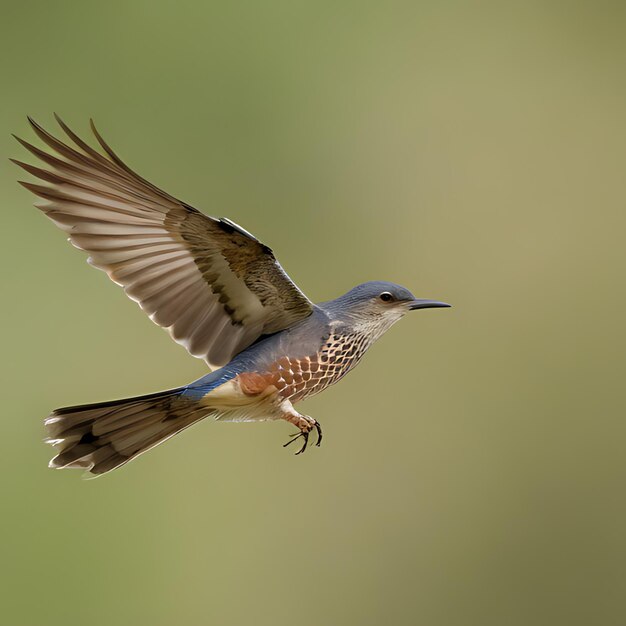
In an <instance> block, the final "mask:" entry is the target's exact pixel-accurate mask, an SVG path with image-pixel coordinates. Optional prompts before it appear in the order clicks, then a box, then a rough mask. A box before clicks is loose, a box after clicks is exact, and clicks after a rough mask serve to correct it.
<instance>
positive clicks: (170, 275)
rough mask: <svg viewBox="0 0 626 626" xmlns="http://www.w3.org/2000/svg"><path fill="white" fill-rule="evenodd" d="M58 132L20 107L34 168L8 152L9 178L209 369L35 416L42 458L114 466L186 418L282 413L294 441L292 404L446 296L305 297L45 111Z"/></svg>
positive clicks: (311, 423) (274, 269) (234, 238)
mask: <svg viewBox="0 0 626 626" xmlns="http://www.w3.org/2000/svg"><path fill="white" fill-rule="evenodd" d="M55 119H56V121H57V123H58V125H59V126H60V129H61V130H62V131H63V133H64V135H65V136H66V137H64V140H61V139H59V138H58V137H57V136H55V135H53V134H51V133H49V132H48V131H47V130H45V129H44V128H43V127H42V126H41V125H39V124H38V123H37V122H36V121H35V120H33V119H32V118H31V117H30V116H29V117H28V121H29V123H30V126H31V128H32V130H33V131H34V133H35V134H36V135H37V136H38V137H39V139H40V140H41V141H42V142H43V144H45V146H46V148H45V149H41V148H39V147H36V146H35V145H33V144H31V143H29V142H27V141H25V140H23V139H21V138H19V137H17V136H15V135H14V137H15V138H16V139H17V141H18V142H19V143H20V144H21V145H22V146H23V147H24V148H26V150H28V151H29V152H30V153H31V154H32V155H34V156H35V157H37V159H39V161H40V162H41V163H40V165H41V164H43V166H44V167H38V166H34V165H31V164H29V163H26V162H23V161H20V160H17V159H11V160H12V161H13V162H14V163H15V164H16V165H18V166H19V167H21V168H22V169H23V170H25V171H26V172H27V173H28V174H30V175H32V176H34V177H35V178H37V179H39V181H43V183H44V184H42V183H41V182H29V181H20V184H22V185H23V186H24V187H25V188H26V189H28V190H29V191H30V192H32V193H33V194H35V195H36V196H38V197H39V198H41V199H42V201H41V202H38V203H36V204H35V207H37V208H38V209H40V210H41V211H42V212H43V213H44V214H45V215H46V216H47V217H48V218H50V219H51V220H52V221H53V222H54V223H55V224H56V225H57V226H58V227H59V228H60V229H61V230H63V231H64V232H65V233H66V234H67V236H68V238H69V241H70V242H71V243H72V244H73V245H74V246H75V247H76V248H79V249H80V250H83V251H85V252H87V254H88V255H89V257H88V259H87V260H88V263H90V264H91V265H92V266H94V267H96V268H98V269H100V270H103V271H104V272H106V273H107V274H108V276H109V277H110V278H111V280H113V281H114V282H115V283H117V284H118V285H120V286H121V287H122V288H123V289H124V291H125V292H126V294H127V295H128V296H129V297H130V298H131V299H132V300H134V301H135V302H137V303H138V304H139V306H140V307H141V308H142V309H143V310H144V311H145V312H146V313H147V314H148V316H149V317H150V319H151V320H152V321H153V322H155V323H156V324H157V325H158V326H161V327H162V328H164V329H166V330H167V332H168V333H169V334H170V335H171V337H172V338H173V339H174V341H176V342H177V343H179V344H181V345H183V346H184V347H185V348H186V349H187V351H188V352H189V353H190V354H191V355H192V356H194V357H197V358H200V359H203V360H204V361H205V362H206V364H207V366H208V369H209V372H208V373H207V374H206V375H205V376H203V377H201V378H200V379H198V380H195V381H193V382H191V383H189V384H187V385H184V386H182V387H177V388H173V389H168V390H166V391H160V392H157V393H152V394H149V395H142V396H137V397H132V398H124V399H121V400H113V401H108V402H99V403H94V404H84V405H79V406H69V407H65V408H60V409H56V410H55V411H53V412H52V413H51V414H50V415H49V416H48V417H46V418H45V420H44V425H45V429H46V435H47V438H46V442H47V443H49V444H51V445H52V446H54V447H55V449H56V452H55V454H56V455H55V456H54V458H53V459H52V460H51V461H50V464H49V466H50V467H51V468H55V469H62V468H77V469H82V470H84V472H85V475H86V477H95V476H100V475H102V474H105V473H107V472H109V471H111V470H114V469H116V468H118V467H120V466H122V465H124V464H126V463H128V462H129V461H131V460H133V459H135V458H137V457H138V456H139V455H141V454H143V453H144V452H146V451H148V450H150V449H151V448H153V447H155V446H156V445H158V444H160V443H162V442H164V441H166V440H167V439H169V438H170V437H172V436H173V435H176V434H178V433H180V432H181V431H183V430H185V429H186V428H188V427H190V426H192V425H194V424H196V423H197V422H198V421H200V420H202V419H204V418H207V417H212V418H214V419H215V420H219V421H224V422H246V421H266V420H284V421H286V422H288V423H290V424H292V425H293V426H294V427H295V429H296V430H295V432H294V434H293V435H292V437H291V438H290V440H289V441H288V442H287V443H285V444H284V446H285V447H286V446H289V445H290V444H292V443H294V442H296V441H299V444H300V445H299V449H298V450H297V452H296V455H300V454H302V453H303V452H304V451H305V450H306V449H307V445H308V443H309V438H310V436H311V434H313V433H314V436H315V437H316V442H315V444H316V445H317V446H319V445H320V443H321V441H322V428H321V426H320V423H319V422H318V421H317V420H316V419H314V418H313V417H310V416H308V415H303V414H301V413H300V412H298V411H297V410H296V409H295V407H294V405H295V404H296V403H297V402H299V401H301V400H304V399H305V398H308V397H311V396H312V395H314V394H317V393H320V392H321V391H323V390H324V389H326V388H327V387H328V386H329V385H332V384H334V383H336V382H338V381H339V380H340V379H341V378H343V376H345V375H346V374H347V373H348V372H349V371H350V370H352V369H353V368H354V367H355V366H356V365H357V364H358V363H359V361H360V360H361V358H362V357H363V355H364V354H365V352H366V351H367V350H368V348H369V347H370V346H371V345H372V344H373V343H374V342H375V341H376V340H377V339H378V338H379V337H381V336H382V335H383V334H384V333H385V332H386V331H387V330H388V329H389V328H391V326H392V325H393V324H395V323H396V322H397V321H398V320H400V319H401V318H402V317H403V316H404V315H405V314H406V313H408V312H409V311H414V310H419V309H427V308H438V307H449V306H450V305H449V304H447V303H445V302H440V301H438V300H429V299H422V298H416V297H415V296H414V295H413V294H412V293H411V292H410V291H409V290H408V289H406V288H404V287H402V286H400V285H397V284H394V283H391V282H386V281H370V282H366V283H363V284H360V285H357V286H356V287H354V288H352V289H350V290H349V291H348V292H347V293H345V294H344V295H342V296H340V297H338V298H335V299H333V300H329V301H326V302H322V303H318V304H314V303H313V302H312V301H311V300H309V298H308V297H307V296H305V295H304V293H303V292H302V291H301V290H300V289H299V288H298V286H297V285H296V284H295V283H294V282H293V281H292V280H291V279H290V278H289V276H288V275H287V274H286V273H285V271H284V270H283V268H282V267H281V265H280V264H279V262H278V261H277V260H276V257H275V256H274V253H273V252H272V250H271V249H270V248H269V247H268V246H266V245H265V244H263V243H261V242H260V241H259V240H258V239H257V238H256V237H255V236H254V235H252V234H250V233H249V232H248V231H246V230H244V229H243V228H242V227H241V226H239V225H237V224H236V223H235V222H233V221H231V220H230V219H228V218H225V217H221V218H214V217H210V216H208V215H206V214H204V213H202V212H200V211H199V210H197V209H195V208H194V207H192V206H191V205H189V204H187V203H185V202H183V201H181V200H178V199H177V198H175V197H174V196H171V195H170V194H168V193H167V192H165V191H163V190H162V189H160V188H159V187H157V186H155V185H153V184H152V183H150V182H148V181H147V180H146V179H144V178H142V177H141V176H139V175H138V174H137V173H135V171H134V170H132V169H131V168H130V167H128V166H127V165H126V164H125V163H124V161H122V160H121V159H120V157H118V156H117V154H116V153H115V152H114V151H113V150H112V149H111V147H110V146H109V145H108V144H107V143H106V142H105V141H104V139H103V138H102V136H101V135H100V133H99V132H98V130H97V129H96V127H95V125H94V122H93V120H90V126H91V131H92V133H93V135H94V137H95V140H96V141H97V143H98V144H99V149H95V148H94V147H92V146H91V145H90V144H88V143H87V142H85V141H84V140H83V139H81V138H80V137H79V136H78V135H77V134H75V133H74V132H73V131H72V130H71V129H70V128H69V127H68V126H67V125H66V124H65V123H64V122H63V121H62V120H61V118H60V117H59V116H58V115H56V114H55Z"/></svg>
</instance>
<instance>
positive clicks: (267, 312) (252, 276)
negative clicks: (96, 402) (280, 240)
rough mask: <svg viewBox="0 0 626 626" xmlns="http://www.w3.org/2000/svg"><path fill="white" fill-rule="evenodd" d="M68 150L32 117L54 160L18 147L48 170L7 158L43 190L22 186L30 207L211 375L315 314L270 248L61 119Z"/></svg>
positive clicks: (26, 145) (27, 145)
mask: <svg viewBox="0 0 626 626" xmlns="http://www.w3.org/2000/svg"><path fill="white" fill-rule="evenodd" d="M55 117H56V120H57V122H58V123H59V125H60V127H61V129H62V130H63V132H64V133H65V134H66V135H67V137H68V138H69V140H70V141H71V142H72V143H73V144H74V145H73V146H71V145H68V144H66V143H64V142H63V141H61V140H59V139H57V138H56V137H54V136H53V135H52V134H51V133H49V132H48V131H46V130H45V129H44V128H43V127H42V126H40V125H39V124H37V122H35V121H34V120H32V119H31V118H28V119H29V122H30V124H31V126H32V128H33V130H34V132H35V134H36V135H37V136H38V137H39V139H40V140H41V141H42V142H43V143H44V144H45V145H46V146H47V147H48V148H50V149H52V150H53V151H54V152H55V153H56V154H57V155H58V156H55V155H53V154H50V153H49V152H47V151H46V150H42V149H40V148H38V147H36V146H34V145H32V144H30V143H28V142H27V141H24V140H23V139H20V138H19V137H16V139H17V140H18V141H19V143H20V144H21V145H22V146H23V147H24V148H26V150H28V151H29V152H30V153H31V154H33V155H34V156H35V157H37V158H38V159H39V160H40V161H42V162H43V164H44V165H45V166H47V168H48V169H44V168H42V167H38V166H35V165H31V164H28V163H24V162H22V161H19V160H15V159H12V160H13V162H14V163H15V164H16V165H18V166H19V167H21V168H22V169H24V170H25V171H26V172H27V173H29V174H30V175H32V176H34V177H35V178H37V179H39V180H40V181H43V183H46V184H40V183H33V182H22V183H21V184H22V185H24V187H26V189H28V190H29V191H31V192H32V193H33V194H35V195H36V196H39V197H40V198H42V199H43V200H44V202H43V203H37V204H36V205H35V206H36V207H37V208H39V209H40V210H42V211H43V212H44V213H45V214H46V215H47V216H48V217H49V218H50V219H51V220H52V221H54V222H55V223H56V224H57V226H58V227H59V228H61V229H62V230H64V231H65V232H66V233H68V235H69V239H70V241H71V243H72V244H73V245H74V246H76V247H77V248H79V249H81V250H84V251H86V252H87V253H88V254H89V259H88V261H89V263H90V264H91V265H94V266H95V267H97V268H99V269H101V270H104V271H105V272H106V273H107V274H108V275H109V277H110V278H111V279H112V280H113V281H114V282H116V283H117V284H119V285H121V286H122V287H123V288H124V290H125V291H126V293H127V295H128V296H129V297H130V298H131V299H133V300H135V301H136V302H138V303H139V306H141V308H142V309H143V310H144V311H145V312H146V313H147V314H148V315H149V317H150V318H151V319H152V320H153V321H154V322H155V323H156V324H158V325H159V326H162V327H164V328H166V329H167V330H168V332H169V333H170V335H171V336H172V338H173V339H174V340H175V341H177V342H178V343H180V344H182V345H183V346H185V347H186V348H187V350H188V351H189V352H190V353H191V354H192V355H193V356H196V357H199V358H203V359H205V360H206V361H207V363H208V364H209V365H210V366H211V367H218V366H221V365H224V364H225V363H227V362H228V361H230V359H232V357H233V356H234V355H235V354H237V353H238V352H240V351H241V350H243V349H245V348H246V347H247V346H249V345H251V344H252V343H253V342H254V341H256V340H257V339H258V338H259V337H260V336H262V335H266V334H271V333H274V332H277V331H279V330H282V329H285V328H288V327H290V326H291V325H293V324H295V323H296V322H298V321H300V320H301V319H304V318H305V317H307V316H308V315H310V314H311V312H312V310H313V305H312V304H311V302H310V301H309V299H308V298H307V297H306V296H305V295H304V294H303V293H302V292H301V291H300V290H299V289H298V288H297V287H296V285H295V284H294V283H293V282H292V281H291V279H290V278H289V277H288V276H287V274H286V273H285V272H284V270H283V269H282V267H281V266H280V264H279V263H278V261H277V260H276V258H275V257H274V255H273V253H272V251H271V250H270V248H268V247H267V246H265V245H264V244H262V243H261V242H259V241H258V240H257V239H256V238H255V237H254V236H253V235H251V234H250V233H248V232H247V231H246V230H244V229H243V228H241V227H240V226H238V225H237V224H235V223H234V222H231V221H230V220H228V219H226V218H221V219H215V218H212V217H209V216H207V215H204V214H203V213H200V212H199V211H198V210H196V209H194V208H193V207H191V206H189V205H187V204H185V203H184V202H182V201H180V200H177V199H176V198H174V197H173V196H170V195H169V194H168V193H166V192H165V191H163V190H161V189H159V188H158V187H156V186H155V185H153V184H152V183H150V182H148V181H147V180H145V179H144V178H142V177H141V176H139V175H138V174H136V173H135V172H134V171H133V170H132V169H130V168H129V167H128V166H127V165H126V164H125V163H124V162H123V161H122V159H120V157H119V156H117V154H116V153H115V152H114V151H113V149H112V148H111V147H110V146H109V145H108V144H107V143H106V141H105V140H104V139H103V138H102V137H101V135H100V134H99V133H98V131H97V130H96V128H95V126H94V124H93V121H91V129H92V131H93V134H94V136H95V138H96V140H97V142H98V144H99V145H100V147H101V149H102V150H103V151H104V154H101V153H100V152H98V151H97V150H96V149H94V148H92V147H91V146H90V145H89V144H87V143H86V142H85V141H83V140H82V139H81V138H80V137H79V136H78V135H77V134H76V133H74V131H72V130H71V129H70V128H69V127H68V126H67V125H66V124H65V123H64V122H63V121H62V120H61V119H60V118H59V117H58V116H56V115H55Z"/></svg>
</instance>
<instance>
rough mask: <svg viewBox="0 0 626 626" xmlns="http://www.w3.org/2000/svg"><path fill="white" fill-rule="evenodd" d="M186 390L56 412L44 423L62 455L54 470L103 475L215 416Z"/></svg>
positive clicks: (50, 438)
mask: <svg viewBox="0 0 626 626" xmlns="http://www.w3.org/2000/svg"><path fill="white" fill-rule="evenodd" d="M183 391H184V388H180V389H172V390H169V391H162V392H159V393H154V394H150V395H147V396H140V397H136V398H126V399H124V400H113V401H111V402H101V403H97V404H84V405H81V406H72V407H66V408H62V409H57V410H56V411H54V412H53V413H52V414H51V415H50V416H49V417H48V418H46V420H45V426H46V431H47V434H48V438H47V441H48V443H50V444H52V445H53V446H55V447H56V448H57V449H58V452H59V453H58V454H57V456H55V457H54V458H53V459H52V460H51V461H50V467H53V468H58V469H60V468H81V469H86V470H88V471H89V473H91V474H93V475H95V476H97V475H100V474H104V473H105V472H108V471H110V470H113V469H115V468H117V467H120V466H121V465H124V464H125V463H128V461H130V460H132V459H134V458H136V457H138V456H139V455H140V454H142V453H143V452H146V451H147V450H149V449H150V448H153V447H154V446H156V445H158V444H160V443H162V442H163V441H165V440H166V439H169V438H170V437H172V436H173V435H175V434H176V433H179V432H180V431H181V430H184V429H185V428H188V427H189V426H191V425H192V424H195V423H196V422H197V421H198V420H200V419H202V418H203V417H206V416H207V415H209V414H210V413H211V409H208V408H207V407H205V406H202V405H200V404H199V403H198V401H197V400H193V399H188V398H187V397H184V396H183Z"/></svg>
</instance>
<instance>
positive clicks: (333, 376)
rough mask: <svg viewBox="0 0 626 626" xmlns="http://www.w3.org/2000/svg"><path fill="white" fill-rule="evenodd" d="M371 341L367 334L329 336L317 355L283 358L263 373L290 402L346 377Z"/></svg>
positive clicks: (317, 391) (321, 389)
mask: <svg viewBox="0 0 626 626" xmlns="http://www.w3.org/2000/svg"><path fill="white" fill-rule="evenodd" d="M370 343H371V341H369V338H368V337H367V336H366V335H363V334H359V335H356V334H355V335H351V336H350V335H340V334H331V335H330V336H329V337H328V339H327V341H326V342H325V343H324V344H323V346H322V348H321V349H320V351H319V352H318V353H317V354H313V355H311V356H307V357H305V358H299V359H295V358H289V357H286V356H285V357H282V358H280V359H279V360H278V361H277V362H276V363H274V364H273V365H272V366H271V367H270V368H269V370H268V372H267V373H265V374H264V378H265V377H267V378H266V380H268V382H270V384H272V385H274V386H275V387H276V389H278V392H279V394H280V395H281V397H282V398H285V399H288V400H290V401H291V402H297V401H299V400H303V399H304V398H306V397H307V396H311V395H313V394H315V393H319V392H320V391H323V390H324V389H326V387H328V386H329V385H332V384H333V383H336V382H337V381H338V380H339V379H340V378H342V377H343V376H345V374H347V373H348V372H349V371H350V369H352V368H353V367H354V366H355V365H356V364H357V363H358V362H359V361H360V360H361V357H362V356H363V354H364V353H365V351H366V350H367V348H368V347H369V345H370Z"/></svg>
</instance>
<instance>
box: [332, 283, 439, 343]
mask: <svg viewBox="0 0 626 626" xmlns="http://www.w3.org/2000/svg"><path fill="white" fill-rule="evenodd" d="M328 304H329V305H331V306H332V309H334V311H336V312H337V313H340V314H345V315H347V316H348V317H349V318H350V319H351V320H353V321H354V322H356V323H359V322H360V323H363V324H366V325H373V326H376V327H377V329H378V330H379V332H380V334H382V332H384V331H385V330H387V329H388V328H390V327H391V326H392V325H393V324H394V323H395V322H397V321H398V320H399V319H400V318H402V317H403V316H404V315H405V314H406V313H408V312H409V311H415V310H417V309H432V308H438V307H449V306H450V305H449V304H446V303H445V302H439V301H438V300H425V299H420V298H416V297H415V296H414V295H413V294H412V293H411V292H410V291H409V290H408V289H406V287H402V286H400V285H396V284H395V283H389V282H385V281H371V282H368V283H363V284H362V285H357V286H356V287H354V288H353V289H351V290H350V291H348V293H346V294H344V295H343V296H341V297H339V298H337V299H336V300H333V301H332V302H330V303H328Z"/></svg>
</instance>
